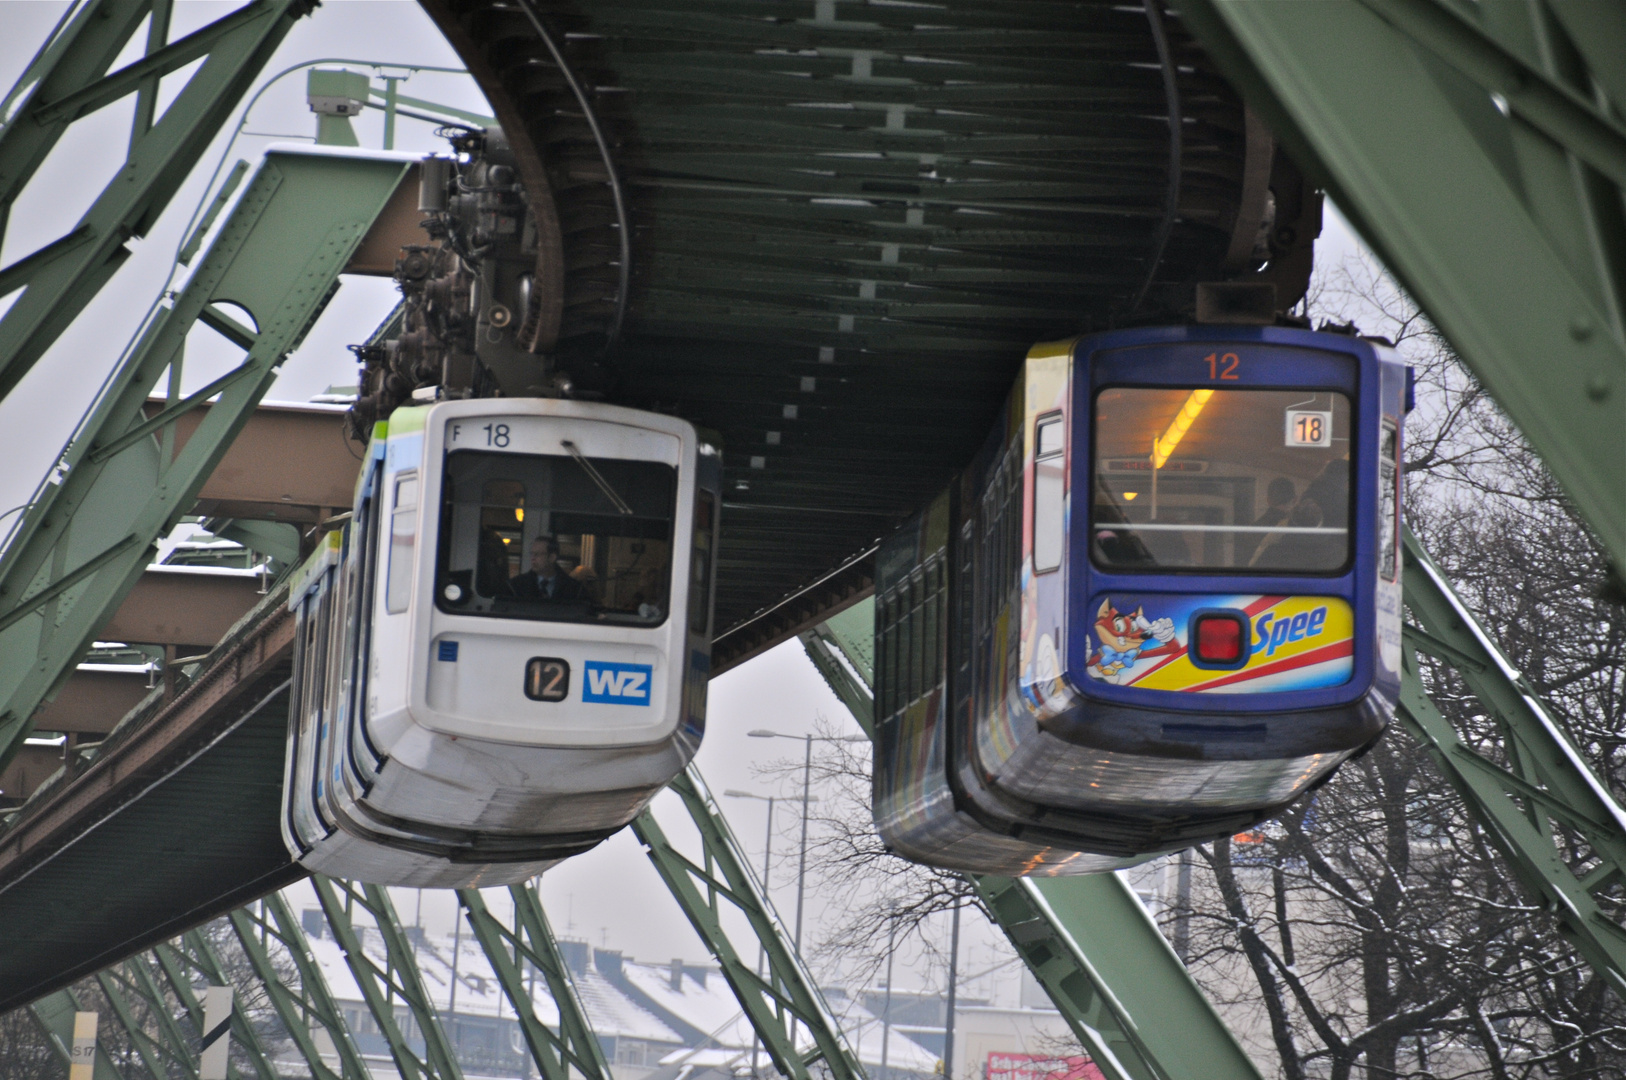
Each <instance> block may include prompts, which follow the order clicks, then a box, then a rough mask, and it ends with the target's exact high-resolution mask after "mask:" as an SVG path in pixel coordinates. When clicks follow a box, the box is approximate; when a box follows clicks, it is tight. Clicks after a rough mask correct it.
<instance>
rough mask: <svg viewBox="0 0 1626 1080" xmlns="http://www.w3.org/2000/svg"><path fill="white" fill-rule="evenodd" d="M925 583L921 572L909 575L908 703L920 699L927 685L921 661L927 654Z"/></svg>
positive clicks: (917, 571)
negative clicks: (923, 686) (921, 689)
mask: <svg viewBox="0 0 1626 1080" xmlns="http://www.w3.org/2000/svg"><path fill="white" fill-rule="evenodd" d="M925 591H926V589H925V582H924V581H923V580H922V578H921V574H920V571H919V570H916V571H915V572H914V573H913V574H910V575H909V592H908V596H909V678H908V680H907V685H908V689H907V691H905V693H906V695H907V696H906V698H905V700H907V701H914V700H915V699H916V698H918V697H920V688H921V686H922V685H924V683H925V678H924V675H923V673H922V663H921V661H922V660H923V659H924V657H925V653H926V628H925V618H926V611H925V607H926V605H925V603H924V593H925Z"/></svg>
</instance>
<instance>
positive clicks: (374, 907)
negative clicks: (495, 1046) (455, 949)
mask: <svg viewBox="0 0 1626 1080" xmlns="http://www.w3.org/2000/svg"><path fill="white" fill-rule="evenodd" d="M310 881H311V886H312V887H313V888H315V890H316V899H317V901H318V902H319V903H320V904H321V905H322V913H323V914H324V915H325V916H327V924H328V927H329V928H330V929H331V930H332V931H333V939H334V940H335V941H337V942H338V943H339V948H340V949H341V950H343V952H344V962H345V964H346V965H347V966H348V967H349V968H350V974H351V975H352V976H353V977H354V978H355V980H356V986H357V988H358V989H360V991H361V996H362V998H363V999H364V1000H365V1001H366V1003H367V1008H368V1009H369V1010H370V1011H371V1012H372V1014H373V1019H374V1020H376V1021H377V1022H378V1028H379V1031H381V1032H382V1033H383V1035H384V1038H385V1039H386V1040H387V1041H388V1042H389V1046H390V1054H391V1056H393V1057H394V1059H395V1068H396V1071H397V1072H399V1073H400V1074H401V1080H463V1070H462V1068H461V1067H459V1065H458V1063H457V1057H456V1055H455V1054H454V1053H453V1051H452V1044H451V1041H450V1040H449V1039H447V1038H446V1032H445V1029H443V1028H442V1027H441V1024H440V1014H439V1013H437V1012H436V1011H435V1003H434V1002H433V1001H431V1000H429V992H428V990H426V989H425V988H424V985H423V979H422V978H420V977H419V975H418V965H417V962H416V960H415V959H414V958H413V955H412V944H411V942H409V941H408V940H407V936H406V933H405V932H404V931H403V930H402V929H401V921H400V919H398V918H397V917H396V915H395V905H394V904H392V903H390V897H389V893H387V892H385V891H384V889H382V888H380V887H379V886H377V885H362V884H358V883H355V882H349V881H339V880H337V879H334V878H326V877H323V876H321V875H320V874H312V875H311V879H310ZM357 908H360V909H361V911H362V912H364V913H365V914H366V915H367V916H368V917H369V919H370V920H371V922H372V924H373V925H372V929H373V930H374V931H375V932H376V933H377V934H378V936H379V939H380V940H381V941H382V943H383V946H384V963H383V964H382V965H380V964H379V963H378V961H377V960H375V959H373V958H372V957H371V956H369V955H368V954H367V950H366V949H365V948H364V947H363V944H362V933H363V932H364V930H365V929H366V928H365V927H364V926H358V925H357V924H356V922H355V920H354V915H355V912H356V909H357ZM397 1001H399V1002H401V1004H402V1005H404V1006H405V1007H406V1010H407V1013H408V1015H409V1016H411V1018H412V1026H413V1028H414V1029H415V1030H416V1033H417V1034H418V1035H419V1036H420V1037H421V1038H422V1041H423V1051H422V1053H419V1052H418V1051H416V1050H414V1049H413V1048H412V1045H411V1040H410V1039H409V1038H408V1037H407V1033H406V1032H405V1031H403V1030H402V1028H401V1024H400V1022H399V1021H398V1020H397V1018H396V1015H395V1002H397Z"/></svg>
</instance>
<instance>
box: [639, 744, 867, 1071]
mask: <svg viewBox="0 0 1626 1080" xmlns="http://www.w3.org/2000/svg"><path fill="white" fill-rule="evenodd" d="M671 789H672V790H673V791H674V792H675V793H676V794H677V795H678V797H679V798H680V799H682V800H683V806H684V809H686V810H687V811H688V813H689V820H690V821H691V822H693V824H694V827H695V829H696V830H697V831H698V832H699V834H700V845H701V855H700V860H699V861H698V862H696V861H695V860H693V859H691V858H689V857H687V856H685V855H684V854H682V853H681V852H680V851H679V850H678V848H677V847H676V846H675V845H674V844H673V843H672V842H671V840H669V839H668V838H667V836H666V833H665V831H664V830H663V829H662V828H661V827H660V825H659V824H657V823H656V821H655V815H654V814H653V812H651V811H648V810H646V811H645V812H644V813H643V814H642V815H641V816H640V817H639V818H638V820H636V821H635V822H633V825H632V829H633V832H634V833H635V834H637V837H638V839H639V840H640V841H641V842H642V843H643V845H644V847H645V849H646V850H647V851H648V852H649V858H650V861H651V862H653V863H654V864H655V870H656V872H657V873H659V874H660V876H661V880H662V881H664V882H665V883H666V887H667V889H669V890H670V891H671V893H672V896H673V898H674V899H676V900H677V902H678V906H679V907H681V908H682V909H683V913H684V914H685V915H686V916H688V918H689V924H690V925H691V926H692V927H694V931H695V933H696V934H698V935H699V936H700V940H701V941H703V942H705V944H706V948H707V949H708V950H709V951H710V952H711V955H712V957H713V958H714V959H716V961H717V963H718V965H719V966H721V968H722V972H723V978H725V979H726V980H728V985H729V987H730V988H731V989H733V991H734V996H735V997H736V998H737V999H739V1003H740V1007H741V1008H742V1009H744V1010H745V1015H746V1017H747V1018H749V1020H750V1022H751V1026H752V1027H753V1028H754V1029H755V1030H756V1032H757V1035H758V1037H759V1038H761V1040H762V1045H763V1047H764V1048H765V1049H766V1050H767V1051H768V1056H769V1058H770V1059H771V1060H772V1062H773V1065H774V1068H776V1069H778V1070H779V1072H780V1074H781V1075H783V1076H786V1077H790V1078H791V1080H811V1078H813V1077H815V1076H817V1075H818V1073H816V1072H815V1071H814V1069H815V1066H818V1067H819V1068H820V1071H822V1072H823V1073H827V1074H828V1075H829V1076H830V1077H832V1078H833V1080H863V1078H864V1070H863V1066H862V1065H860V1064H859V1061H858V1056H857V1055H856V1054H855V1053H853V1051H852V1049H851V1047H849V1046H848V1045H847V1040H846V1037H845V1036H843V1035H842V1033H841V1028H840V1027H839V1026H838V1025H837V1024H836V1021H835V1018H834V1016H832V1015H831V1013H830V1009H829V1007H828V1006H827V1005H826V1004H825V1001H824V998H823V996H822V995H821V994H820V993H819V989H818V987H817V986H816V985H815V984H814V982H813V977H812V975H811V974H809V972H808V969H807V965H806V964H805V963H803V961H802V958H801V956H800V955H799V954H798V953H797V951H796V949H795V947H794V946H793V945H792V944H791V943H790V935H789V934H788V933H786V931H785V926H784V924H783V923H782V922H781V921H780V919H779V916H778V915H777V913H775V912H774V910H773V906H772V905H771V904H770V903H769V902H768V900H767V897H766V896H765V894H764V893H763V891H762V886H761V884H760V883H759V882H758V881H757V878H756V875H755V874H753V873H752V872H751V868H750V863H749V862H748V861H747V860H746V858H745V852H744V850H743V849H742V848H741V847H740V844H739V841H738V840H736V839H735V838H734V834H733V831H732V830H730V829H729V827H728V822H727V821H726V820H725V819H724V818H723V812H722V810H721V808H720V807H718V805H717V803H716V800H714V799H713V798H712V797H711V792H710V790H709V789H708V788H707V787H706V785H705V781H703V780H702V779H701V778H700V773H699V771H698V770H696V769H694V768H693V767H691V768H690V769H689V770H688V772H686V773H685V774H684V775H682V776H679V777H678V778H677V779H676V780H674V781H673V782H672V784H671ZM724 904H727V905H728V906H729V907H732V908H733V909H734V910H735V911H736V912H738V913H739V914H742V915H744V916H745V919H746V921H747V923H748V924H749V925H750V928H751V932H752V933H753V934H754V935H755V937H756V941H755V942H754V944H760V945H761V947H762V951H763V954H764V955H765V957H766V959H767V969H768V970H767V974H766V976H765V977H764V976H763V975H759V974H758V973H757V972H756V970H755V969H754V968H752V967H751V966H750V965H749V964H747V963H746V962H745V959H744V953H745V952H746V950H745V949H742V948H741V947H740V946H739V945H736V944H735V942H734V940H733V938H732V937H731V935H730V934H729V933H728V931H727V929H726V928H725V927H724V924H723V914H724V910H725V909H724V906H723V905H724ZM798 1028H801V1029H803V1030H805V1031H806V1033H807V1036H808V1038H809V1040H810V1041H811V1043H812V1046H811V1047H810V1048H809V1049H807V1050H806V1051H802V1050H800V1049H798V1046H797V1041H798V1040H797V1032H798Z"/></svg>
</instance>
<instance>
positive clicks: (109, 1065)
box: [28, 990, 167, 1080]
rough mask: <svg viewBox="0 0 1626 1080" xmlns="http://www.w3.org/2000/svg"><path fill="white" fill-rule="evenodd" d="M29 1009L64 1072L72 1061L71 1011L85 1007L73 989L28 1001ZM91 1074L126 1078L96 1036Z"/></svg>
mask: <svg viewBox="0 0 1626 1080" xmlns="http://www.w3.org/2000/svg"><path fill="white" fill-rule="evenodd" d="M28 1011H29V1013H30V1014H31V1015H32V1016H33V1017H34V1022H35V1023H37V1024H39V1026H40V1030H41V1031H43V1032H44V1033H45V1039H46V1042H48V1043H49V1044H50V1046H51V1049H52V1051H54V1052H55V1054H56V1056H57V1058H58V1060H60V1061H61V1062H62V1069H63V1072H64V1073H66V1072H67V1069H68V1066H69V1065H70V1064H71V1063H72V1061H73V1057H72V1055H71V1054H70V1053H69V1051H68V1048H69V1047H71V1046H72V1045H73V1014H74V1013H76V1012H83V1011H88V1010H85V1009H84V1008H83V1006H81V1005H80V1004H79V999H78V998H77V997H76V996H75V995H74V993H73V991H72V990H58V991H56V992H55V993H51V994H46V995H45V996H44V997H42V998H40V999H39V1000H38V1001H35V1002H34V1003H32V1004H31V1005H29V1006H28ZM91 1075H92V1076H93V1077H94V1078H95V1080H126V1078H125V1077H122V1076H120V1075H119V1071H118V1069H117V1068H116V1067H115V1066H114V1065H113V1062H112V1059H111V1058H109V1057H108V1056H107V1054H106V1053H105V1052H104V1051H103V1050H102V1049H101V1042H100V1038H99V1037H98V1041H97V1047H96V1060H95V1062H94V1063H93V1066H92V1071H91ZM165 1080H167V1077H166V1078H165Z"/></svg>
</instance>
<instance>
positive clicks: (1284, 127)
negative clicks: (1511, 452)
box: [1176, 0, 1626, 569]
mask: <svg viewBox="0 0 1626 1080" xmlns="http://www.w3.org/2000/svg"><path fill="white" fill-rule="evenodd" d="M1176 6H1177V7H1178V8H1179V9H1180V12H1181V14H1182V16H1183V18H1184V20H1185V22H1186V24H1187V25H1188V26H1189V27H1191V29H1192V30H1193V31H1194V32H1195V33H1196V34H1197V36H1198V38H1199V39H1200V40H1201V41H1202V43H1203V46H1204V48H1205V49H1206V50H1207V51H1208V53H1209V54H1210V55H1212V56H1213V57H1214V58H1215V60H1216V61H1218V62H1219V63H1220V65H1221V67H1222V68H1223V69H1224V70H1225V71H1226V73H1227V74H1228V75H1229V76H1230V77H1231V78H1232V79H1233V80H1234V81H1235V82H1236V83H1237V84H1238V85H1239V86H1240V87H1241V88H1242V89H1243V91H1244V92H1245V93H1246V94H1247V96H1248V98H1249V101H1250V103H1251V104H1252V105H1253V106H1254V107H1255V108H1257V109H1260V110H1261V111H1263V112H1264V113H1266V114H1267V115H1269V116H1270V117H1271V120H1272V123H1273V125H1274V126H1275V127H1276V129H1277V131H1278V133H1279V134H1280V135H1281V136H1282V137H1283V139H1284V140H1286V141H1287V142H1288V143H1289V144H1290V145H1291V146H1292V148H1293V150H1294V153H1295V156H1296V157H1297V158H1298V159H1299V160H1300V162H1301V163H1302V164H1304V165H1305V166H1306V167H1311V166H1313V167H1314V168H1315V169H1316V171H1318V172H1319V173H1321V175H1322V176H1323V177H1324V179H1325V182H1326V184H1327V186H1328V189H1329V190H1330V191H1331V192H1332V193H1333V195H1334V197H1335V198H1336V199H1337V201H1338V205H1339V206H1340V207H1341V208H1342V209H1343V210H1344V211H1345V212H1346V213H1347V214H1349V215H1350V218H1351V220H1352V221H1353V222H1354V223H1355V224H1356V226H1357V227H1358V228H1359V229H1360V231H1361V235H1362V236H1363V237H1364V238H1365V239H1366V240H1367V242H1368V243H1370V244H1371V245H1372V246H1373V248H1374V249H1376V250H1377V251H1378V253H1379V254H1380V255H1381V256H1382V258H1383V261H1384V264H1385V265H1386V266H1387V267H1388V268H1389V269H1390V270H1391V271H1393V272H1394V273H1395V275H1396V276H1397V277H1398V278H1399V279H1400V280H1401V281H1402V282H1403V283H1404V284H1405V286H1406V288H1407V290H1408V291H1409V292H1410V293H1411V294H1412V295H1413V296H1414V297H1416V298H1417V301H1418V302H1419V303H1420V304H1421V305H1422V307H1423V310H1424V311H1426V312H1427V313H1428V315H1429V318H1431V319H1432V320H1433V321H1434V324H1435V325H1436V326H1438V327H1439V328H1440V330H1441V331H1442V332H1443V333H1444V334H1445V336H1446V337H1447V338H1448V339H1449V340H1450V342H1451V343H1452V345H1453V346H1455V348H1456V350H1457V351H1458V353H1460V354H1461V356H1462V358H1463V359H1464V360H1465V361H1466V362H1467V364H1468V366H1469V367H1470V368H1472V369H1473V371H1474V374H1475V375H1477V376H1478V377H1479V379H1480V381H1481V382H1482V383H1483V384H1484V385H1485V387H1486V388H1487V389H1488V390H1489V391H1490V392H1491V394H1492V395H1494V396H1495V398H1496V400H1497V402H1498V403H1499V404H1500V405H1501V406H1502V408H1503V409H1504V410H1506V412H1507V414H1508V415H1509V416H1510V417H1512V418H1513V420H1514V421H1515V422H1516V423H1517V424H1518V425H1519V428H1520V430H1521V431H1523V432H1524V434H1525V435H1526V436H1527V437H1528V438H1529V439H1530V441H1531V443H1532V444H1533V445H1534V446H1535V447H1536V449H1537V450H1538V451H1540V453H1541V456H1542V458H1543V460H1544V461H1545V462H1546V464H1547V467H1548V468H1550V469H1551V470H1552V472H1553V475H1554V476H1556V477H1557V478H1558V480H1559V482H1560V483H1561V484H1562V485H1563V486H1564V488H1565V490H1566V491H1567V492H1568V493H1569V495H1570V496H1571V498H1573V499H1574V500H1575V503H1576V506H1577V508H1578V509H1579V510H1580V512H1581V514H1582V515H1583V516H1584V517H1585V518H1586V519H1587V521H1588V522H1589V523H1590V524H1591V525H1592V527H1593V528H1594V529H1595V530H1596V532H1597V535H1598V536H1599V538H1600V539H1601V540H1602V542H1603V544H1604V546H1605V548H1606V549H1607V550H1608V551H1609V553H1610V555H1611V556H1612V558H1613V560H1614V563H1615V566H1616V567H1617V569H1618V568H1623V567H1626V500H1623V499H1621V497H1620V478H1621V468H1622V462H1626V315H1623V311H1626V228H1623V221H1622V218H1623V215H1622V210H1621V200H1622V190H1623V188H1622V185H1623V184H1626V124H1623V123H1622V121H1621V119H1620V117H1621V115H1622V109H1623V108H1626V78H1623V77H1622V76H1621V70H1622V66H1621V57H1622V56H1626V10H1623V9H1622V8H1621V6H1620V5H1618V4H1595V3H1568V2H1562V0H1530V2H1527V3H1487V4H1457V3H1450V2H1447V0H1324V2H1322V3H1318V4H1258V3H1236V2H1228V0H1176Z"/></svg>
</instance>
